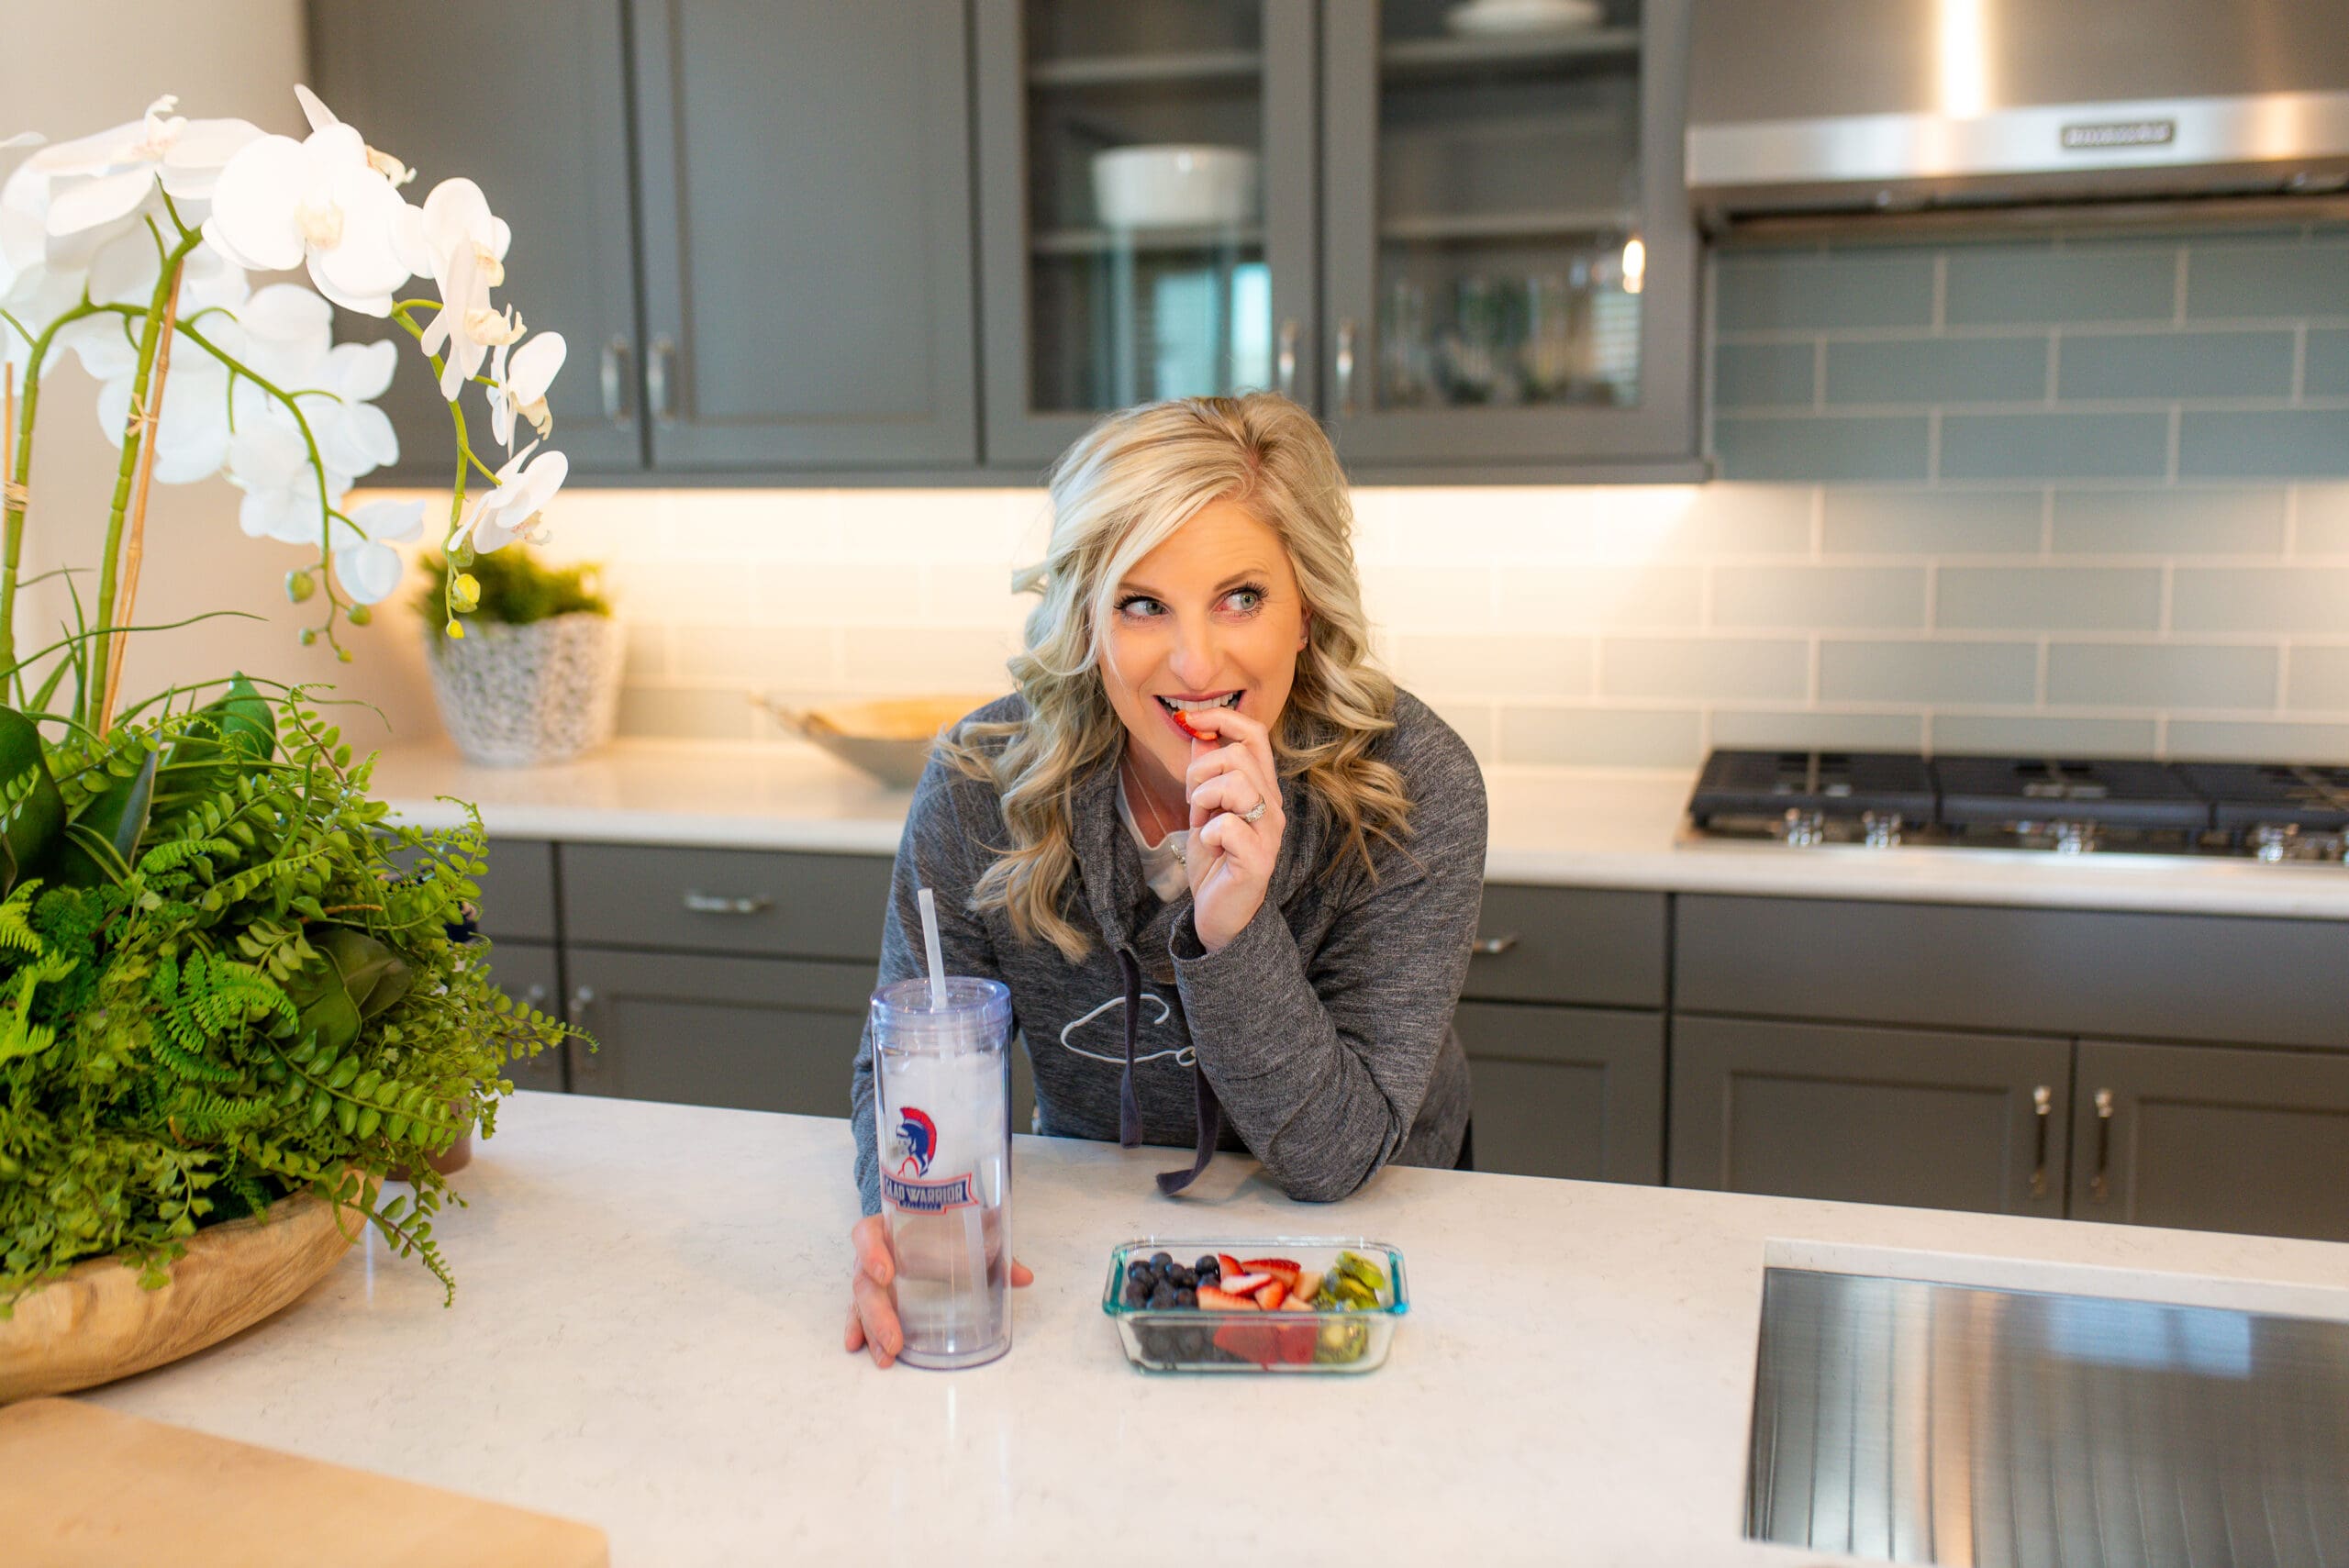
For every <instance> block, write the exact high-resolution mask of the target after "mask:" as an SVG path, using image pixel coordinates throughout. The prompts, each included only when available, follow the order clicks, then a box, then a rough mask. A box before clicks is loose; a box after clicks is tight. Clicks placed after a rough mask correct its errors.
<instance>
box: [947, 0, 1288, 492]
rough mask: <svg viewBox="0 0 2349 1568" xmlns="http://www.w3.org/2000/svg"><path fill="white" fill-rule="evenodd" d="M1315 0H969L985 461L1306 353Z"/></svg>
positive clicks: (1267, 372) (1243, 386) (1272, 372)
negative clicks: (1109, 414) (1106, 415)
mask: <svg viewBox="0 0 2349 1568" xmlns="http://www.w3.org/2000/svg"><path fill="white" fill-rule="evenodd" d="M1314 24H1315V15H1314V0H1148V3H1146V4H1144V3H1140V0H1135V3H1114V4H1113V3H1105V0H977V5H976V10H975V26H976V29H977V30H976V37H975V39H974V42H975V46H976V51H977V61H978V70H977V78H978V114H979V178H980V194H979V212H980V250H981V275H982V280H983V281H982V288H983V294H984V298H985V306H986V318H985V334H984V338H985V377H986V392H987V396H986V446H987V450H986V461H987V462H988V463H989V464H991V465H995V466H1003V465H1014V466H1017V465H1019V464H1038V465H1041V464H1042V463H1045V462H1049V461H1050V460H1051V459H1052V458H1053V457H1054V456H1056V455H1057V454H1058V453H1059V452H1060V451H1061V450H1062V449H1063V448H1064V447H1066V446H1067V445H1068V443H1069V442H1070V441H1071V440H1073V439H1074V438H1075V437H1076V436H1077V435H1078V434H1079V433H1080V432H1082V431H1083V430H1084V429H1085V428H1086V427H1087V426H1089V425H1090V424H1092V423H1093V421H1094V420H1095V419H1096V418H1097V417H1098V416H1099V415H1100V414H1101V413H1103V412H1105V411H1107V410H1108V409H1112V408H1121V407H1124V406H1127V405H1129V404H1132V403H1140V402H1144V401H1147V400H1150V399H1152V398H1159V397H1174V396H1184V395H1199V394H1211V393H1229V392H1240V391H1247V390H1252V389H1256V388H1263V387H1277V388H1279V389H1281V390H1283V391H1285V392H1286V393H1288V394H1289V395H1291V396H1294V397H1297V398H1298V399H1299V400H1300V401H1302V402H1304V403H1306V404H1307V405H1308V406H1313V405H1314V403H1315V399H1316V388H1315V386H1314V384H1313V382H1314V366H1315V363H1316V359H1317V348H1318V345H1317V342H1316V339H1315V334H1314V330H1313V327H1314V295H1313V246H1314V239H1315V235H1314V205H1313V204H1314V177H1315V168H1314V159H1315V117H1314V115H1315V97H1316V91H1317V83H1316V71H1315V56H1314V49H1313V34H1314Z"/></svg>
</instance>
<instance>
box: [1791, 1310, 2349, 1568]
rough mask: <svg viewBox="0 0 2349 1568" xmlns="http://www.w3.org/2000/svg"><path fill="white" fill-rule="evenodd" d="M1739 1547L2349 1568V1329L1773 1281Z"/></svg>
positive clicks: (1945, 1557) (2049, 1566) (1967, 1559)
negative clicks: (1759, 1543)
mask: <svg viewBox="0 0 2349 1568" xmlns="http://www.w3.org/2000/svg"><path fill="white" fill-rule="evenodd" d="M1745 1533H1746V1534H1747V1535H1748V1536H1749V1537H1752V1538H1753V1539H1755V1540H1771V1541H1779V1542H1784V1543H1786V1544H1788V1545H1795V1546H1809V1547H1815V1548H1820V1549H1824V1550H1827V1551H1842V1552H1849V1553H1851V1554H1853V1555H1854V1556H1859V1557H1868V1558H1876V1559H1879V1560H1882V1561H1885V1562H1932V1563H1943V1564H1948V1565H1950V1568H1958V1565H1960V1564H1965V1565H1973V1564H1981V1565H1983V1568H1991V1565H1998V1568H2008V1565H2012V1568H2040V1565H2042V1564H2044V1565H2046V1568H2058V1565H2061V1568H2098V1565H2100V1564H2110V1565H2111V1568H2123V1565H2128V1568H2170V1565H2173V1564H2175V1565H2177V1568H2188V1565H2191V1568H2225V1565H2239V1568H2250V1565H2253V1564H2270V1563H2272V1564H2277V1565H2279V1568H2280V1565H2292V1568H2297V1565H2299V1564H2308V1565H2310V1568H2349V1322H2336V1321H2327V1320H2322V1319H2317V1318H2288V1317H2278V1316H2268V1315H2263V1314H2259V1313H2253V1312H2237V1311H2230V1310H2225V1309H2221V1308H2216V1307H2174V1306H2166V1305H2161V1304H2156V1303H2149V1302H2139V1301H2122V1300H2115V1299H2111V1298H2109V1297H2102V1296H2064V1295H2054V1294H2044V1293H2036V1292H2027V1291H2005V1290H1988V1289H1981V1288H1976V1287H1974V1286H1967V1285H1954V1284H1929V1283H1925V1282H1921V1281H1916V1280H1903V1279H1887V1278H1880V1277H1876V1276H1874V1275H1867V1274H1852V1273H1814V1272H1810V1271H1807V1270H1798V1269H1776V1268H1774V1269H1771V1270H1769V1271H1768V1273H1767V1275H1766V1281H1765V1286H1764V1293H1763V1308H1762V1340H1761V1355H1760V1362H1759V1365H1758V1368H1757V1371H1756V1376H1755V1383H1754V1391H1753V1451H1752V1458H1751V1462H1750V1464H1749V1467H1748V1470H1747V1479H1746V1523H1745Z"/></svg>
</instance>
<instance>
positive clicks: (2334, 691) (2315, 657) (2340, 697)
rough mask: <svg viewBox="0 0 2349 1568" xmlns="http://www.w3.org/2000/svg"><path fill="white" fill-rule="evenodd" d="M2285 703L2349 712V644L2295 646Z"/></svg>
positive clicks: (2286, 687)
mask: <svg viewBox="0 0 2349 1568" xmlns="http://www.w3.org/2000/svg"><path fill="white" fill-rule="evenodd" d="M2284 706H2286V707H2288V708H2294V709H2299V710H2301V711H2314V712H2320V713H2349V646H2339V647H2318V646H2312V645H2302V646H2299V647H2296V648H2294V649H2293V650H2292V651H2291V662H2290V664H2289V665H2288V667H2287V668H2286V671H2285V674H2284Z"/></svg>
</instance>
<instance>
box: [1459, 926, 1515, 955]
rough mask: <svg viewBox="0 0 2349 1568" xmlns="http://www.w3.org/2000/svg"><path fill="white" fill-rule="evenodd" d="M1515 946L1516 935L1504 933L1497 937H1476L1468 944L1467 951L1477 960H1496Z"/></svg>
mask: <svg viewBox="0 0 2349 1568" xmlns="http://www.w3.org/2000/svg"><path fill="white" fill-rule="evenodd" d="M1516 945H1517V933H1516V932H1515V931H1504V932H1502V933H1501V934H1500V935H1499V936H1497V937H1478V938H1477V939H1476V940H1475V941H1473V942H1470V943H1469V944H1468V951H1470V952H1473V953H1475V955H1476V956H1478V957H1479V958H1498V957H1500V955H1501V954H1503V953H1505V952H1507V951H1508V950H1509V949H1511V948H1513V947H1515V946H1516Z"/></svg>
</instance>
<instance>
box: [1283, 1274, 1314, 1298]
mask: <svg viewBox="0 0 2349 1568" xmlns="http://www.w3.org/2000/svg"><path fill="white" fill-rule="evenodd" d="M1288 1293H1289V1295H1290V1296H1292V1297H1296V1296H1302V1297H1303V1298H1304V1299H1306V1300H1307V1301H1311V1300H1312V1299H1313V1298H1314V1297H1315V1296H1319V1295H1320V1294H1321V1275H1320V1273H1319V1271H1318V1270H1314V1269H1300V1270H1298V1271H1297V1278H1296V1279H1295V1280H1293V1281H1291V1282H1290V1284H1289V1287H1288Z"/></svg>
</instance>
